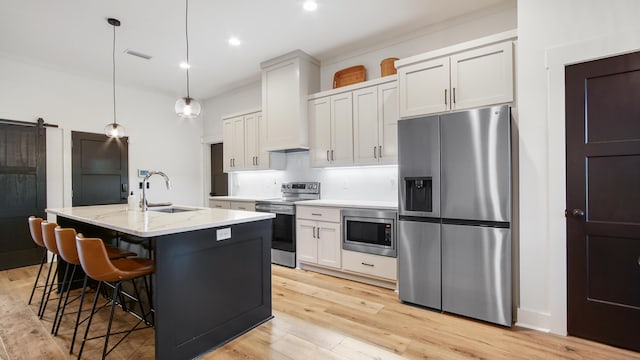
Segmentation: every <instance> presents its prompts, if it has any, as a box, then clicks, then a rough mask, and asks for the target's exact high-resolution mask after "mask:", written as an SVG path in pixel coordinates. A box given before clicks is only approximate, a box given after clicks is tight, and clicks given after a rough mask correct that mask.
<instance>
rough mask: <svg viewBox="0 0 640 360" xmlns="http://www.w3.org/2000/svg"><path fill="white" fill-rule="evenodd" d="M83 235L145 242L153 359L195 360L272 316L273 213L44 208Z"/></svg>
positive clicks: (115, 206)
mask: <svg viewBox="0 0 640 360" xmlns="http://www.w3.org/2000/svg"><path fill="white" fill-rule="evenodd" d="M46 211H47V213H49V214H54V215H56V221H57V223H58V224H59V225H60V226H62V227H73V228H76V230H78V232H82V233H83V234H84V235H85V237H92V236H96V237H99V236H102V237H103V240H107V239H104V234H105V233H107V234H108V233H114V232H115V234H127V235H130V236H133V237H136V238H142V239H144V240H147V241H148V245H149V247H150V249H151V252H150V254H151V255H152V257H153V258H154V259H155V264H156V272H155V275H154V276H153V280H152V285H153V286H152V288H153V290H152V298H153V306H154V309H155V319H154V320H155V351H156V353H155V357H156V359H160V360H162V359H191V358H194V357H196V356H198V355H200V354H203V353H205V352H207V351H209V350H211V349H215V348H217V347H219V346H221V345H223V344H225V343H226V342H228V341H230V340H231V339H233V338H235V337H237V336H239V335H242V334H243V333H245V332H247V331H249V330H251V329H253V328H254V327H256V326H258V325H260V324H261V323H263V322H265V321H267V320H269V319H271V318H272V313H271V256H270V254H271V252H270V251H271V228H272V227H271V218H273V217H275V215H274V214H271V213H256V212H249V211H239V210H223V209H210V208H191V207H169V208H164V209H156V210H151V209H150V210H149V211H147V212H142V211H140V210H128V209H127V205H126V204H123V205H119V204H118V205H100V206H82V207H72V208H59V209H47V210H46Z"/></svg>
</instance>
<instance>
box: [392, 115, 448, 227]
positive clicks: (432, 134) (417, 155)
mask: <svg viewBox="0 0 640 360" xmlns="http://www.w3.org/2000/svg"><path fill="white" fill-rule="evenodd" d="M398 177H399V178H398V187H399V194H398V195H399V199H398V211H399V213H398V215H405V216H425V217H440V125H439V118H438V116H429V117H423V118H416V119H406V120H399V121H398ZM421 179H424V184H423V181H422V180H421ZM427 179H428V180H427ZM412 181H413V183H414V184H416V183H417V184H418V187H417V189H418V191H420V190H422V191H425V189H426V190H428V188H427V187H426V186H427V181H429V187H430V190H431V191H430V192H429V194H426V195H427V196H429V199H427V200H426V201H427V202H430V204H429V205H430V208H431V209H430V211H425V210H415V209H416V208H420V206H416V207H414V210H411V209H412V206H411V204H410V203H409V202H408V201H407V199H408V198H407V196H408V195H409V196H410V195H411V188H408V186H407V184H408V183H409V184H411V182H412ZM423 186H424V187H423ZM413 189H414V190H415V189H416V188H415V187H414V188H413Z"/></svg>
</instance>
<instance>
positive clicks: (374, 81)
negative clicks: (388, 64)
mask: <svg viewBox="0 0 640 360" xmlns="http://www.w3.org/2000/svg"><path fill="white" fill-rule="evenodd" d="M397 80H398V75H396V74H394V75H388V76H385V77H380V78H377V79H372V80H367V81H363V82H359V83H356V84H352V85H347V86H343V87H339V88H337V89H331V90H326V91H321V92H317V93H314V94H311V95H309V97H308V98H307V99H308V100H314V99H318V98H321V97H325V96H331V95H337V94H341V93H344V92H349V91H354V90H358V89H362V88H366V87H370V86H376V85H380V84H386V83H390V82H394V81H397Z"/></svg>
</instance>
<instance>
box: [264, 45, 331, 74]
mask: <svg viewBox="0 0 640 360" xmlns="http://www.w3.org/2000/svg"><path fill="white" fill-rule="evenodd" d="M294 59H303V60H306V61H308V62H310V63H312V64H314V65H318V66H320V60H318V59H316V58H314V57H313V56H311V55H309V54H307V53H306V52H304V51H302V50H300V49H298V50H294V51H292V52H289V53H286V54H284V55H280V56H278V57H275V58H273V59H269V60H265V61H263V62H261V63H260V68H261V69H264V68H268V67H271V66H273V65H277V64H279V63H281V62H284V61H287V60H294Z"/></svg>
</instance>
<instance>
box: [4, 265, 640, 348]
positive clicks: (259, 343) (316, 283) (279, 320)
mask: <svg viewBox="0 0 640 360" xmlns="http://www.w3.org/2000/svg"><path fill="white" fill-rule="evenodd" d="M37 270H38V266H37V265H36V266H32V267H26V268H21V269H12V270H6V271H0V360H16V359H17V360H20V359H54V360H55V359H74V358H75V357H76V354H77V349H78V348H79V344H80V338H79V339H78V340H77V343H76V354H74V355H68V351H69V342H70V340H71V334H72V332H73V329H72V327H73V323H74V321H75V316H66V317H65V318H64V319H63V321H62V324H61V328H60V334H59V336H57V337H53V336H52V335H50V334H49V331H50V328H51V324H52V319H53V316H54V311H55V305H51V304H50V305H49V307H48V308H47V311H46V312H45V317H44V319H43V320H40V319H38V317H37V316H36V315H35V314H36V312H37V309H38V302H39V299H40V298H39V296H38V294H39V293H38V292H36V296H35V298H36V299H35V301H34V303H33V304H31V305H28V304H27V301H28V299H29V294H30V292H31V286H32V285H33V281H34V279H35V275H36V273H37ZM45 271H46V269H45ZM272 279H273V309H274V310H273V314H274V318H273V319H272V320H271V321H268V322H267V323H265V324H262V325H261V326H259V327H257V328H256V329H254V330H252V331H250V332H248V333H247V334H245V335H243V336H240V337H238V338H236V339H234V340H233V341H231V342H229V343H228V344H226V345H224V346H222V347H220V348H219V349H217V350H214V351H211V352H209V353H206V354H203V355H202V356H201V357H200V359H207V360H208V359H215V360H237V359H244V360H262V359H273V360H298V359H300V360H312V359H336V360H344V359H349V360H352V359H353V360H359V359H385V360H386V359H391V360H396V359H446V360H450V359H453V360H456V359H469V358H476V359H492V360H493V359H510V360H511V359H607V360H608V359H614V360H618V359H620V360H622V359H639V360H640V353H636V352H632V351H627V350H623V349H618V348H614V347H611V346H607V345H604V344H598V343H594V342H591V341H588V340H584V339H578V338H574V337H570V336H559V335H552V334H546V333H543V332H539V331H534V330H529V329H522V328H518V327H514V328H504V327H501V326H496V325H492V324H488V323H485V322H481V321H474V320H470V319H467V318H464V317H460V316H455V315H450V314H442V313H439V312H434V311H429V310H426V309H424V308H420V307H416V306H411V305H408V304H403V303H402V302H401V301H399V300H398V296H397V293H395V292H394V291H392V290H388V289H383V288H379V287H375V286H371V285H367V284H362V283H357V282H352V281H349V280H345V279H338V278H335V277H331V276H327V275H323V274H318V273H314V272H310V271H304V270H299V269H298V270H296V269H288V268H284V267H280V266H273V277H272ZM91 300H92V297H88V299H87V300H86V302H85V306H90V303H91ZM76 308H77V304H73V305H72V306H71V309H72V310H71V311H75V310H74V309H76ZM107 313H108V312H107V311H102V312H100V313H98V314H97V315H96V318H95V320H94V325H92V333H94V334H96V335H97V334H102V333H103V332H104V330H105V327H106V321H107V316H108V314H107ZM114 321H115V323H114V327H117V328H118V329H120V328H125V327H128V326H131V325H133V323H135V321H137V319H135V318H133V317H132V316H130V315H128V314H124V313H122V312H121V311H119V312H117V316H116V318H115V319H114ZM82 329H84V328H82ZM115 341H117V338H116V339H115V340H114V342H113V343H115ZM102 344H103V342H102V340H101V339H100V340H93V341H89V342H88V343H87V347H86V349H85V353H84V355H83V359H93V358H97V357H99V355H100V352H101V351H102ZM154 349H155V343H154V333H153V330H152V329H147V330H142V331H137V332H134V333H132V334H131V335H130V336H129V337H128V338H127V339H126V340H125V341H123V342H122V343H121V344H120V345H119V346H118V347H117V348H116V349H115V350H114V351H113V352H112V353H111V354H110V355H109V357H108V359H110V360H148V359H149V360H150V359H153V358H154V357H155V356H154V355H155V353H154Z"/></svg>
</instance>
